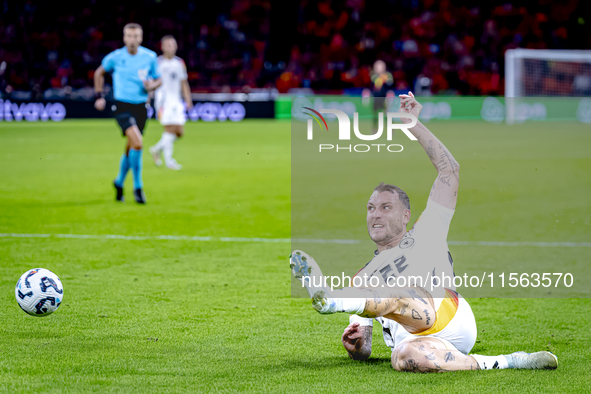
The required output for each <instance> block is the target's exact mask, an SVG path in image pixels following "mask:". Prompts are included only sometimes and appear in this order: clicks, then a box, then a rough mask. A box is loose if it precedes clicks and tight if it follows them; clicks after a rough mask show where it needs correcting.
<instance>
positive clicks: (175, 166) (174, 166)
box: [166, 159, 183, 171]
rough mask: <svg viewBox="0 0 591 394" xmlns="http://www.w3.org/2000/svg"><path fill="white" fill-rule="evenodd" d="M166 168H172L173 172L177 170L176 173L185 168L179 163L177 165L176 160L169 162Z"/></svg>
mask: <svg viewBox="0 0 591 394" xmlns="http://www.w3.org/2000/svg"><path fill="white" fill-rule="evenodd" d="M166 167H168V168H170V169H171V170H175V171H178V170H180V169H181V168H183V166H182V165H180V164H179V163H177V162H176V160H175V159H172V160H169V161H168V162H167V163H166Z"/></svg>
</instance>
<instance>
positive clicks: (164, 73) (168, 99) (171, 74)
mask: <svg viewBox="0 0 591 394" xmlns="http://www.w3.org/2000/svg"><path fill="white" fill-rule="evenodd" d="M158 71H159V72H160V75H161V78H162V85H161V86H160V87H159V88H158V89H156V95H155V100H154V101H155V102H154V104H155V107H156V110H159V109H160V107H161V106H162V105H164V103H170V104H175V103H182V101H183V100H182V88H181V86H182V81H184V80H186V79H187V67H186V66H185V62H184V61H183V59H181V58H180V57H178V56H175V57H173V58H172V59H167V58H165V57H164V56H158Z"/></svg>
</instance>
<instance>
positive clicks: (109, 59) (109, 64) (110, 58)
mask: <svg viewBox="0 0 591 394" xmlns="http://www.w3.org/2000/svg"><path fill="white" fill-rule="evenodd" d="M115 56H116V54H115V52H111V53H109V54H108V55H107V56H105V57H104V58H103V61H102V62H101V65H102V66H103V68H104V69H105V71H106V72H108V73H112V72H113V70H114V69H115Z"/></svg>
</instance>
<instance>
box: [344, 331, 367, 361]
mask: <svg viewBox="0 0 591 394" xmlns="http://www.w3.org/2000/svg"><path fill="white" fill-rule="evenodd" d="M372 333H373V327H372V326H360V325H359V324H358V323H353V324H350V325H349V326H348V327H347V328H346V329H345V332H344V333H343V337H342V338H341V341H342V342H343V346H344V347H345V349H346V350H347V352H348V353H349V357H350V358H352V359H353V360H358V361H364V360H367V359H368V358H369V356H371V341H372V338H371V336H372Z"/></svg>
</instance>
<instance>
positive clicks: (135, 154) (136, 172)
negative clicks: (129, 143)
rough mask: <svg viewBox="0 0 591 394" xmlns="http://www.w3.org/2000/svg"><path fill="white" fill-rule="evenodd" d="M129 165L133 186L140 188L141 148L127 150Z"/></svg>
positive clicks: (141, 185)
mask: <svg viewBox="0 0 591 394" xmlns="http://www.w3.org/2000/svg"><path fill="white" fill-rule="evenodd" d="M129 166H130V167H131V171H132V172H133V188H134V189H142V188H143V187H144V183H143V182H142V150H141V149H140V150H135V149H130V150H129Z"/></svg>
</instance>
